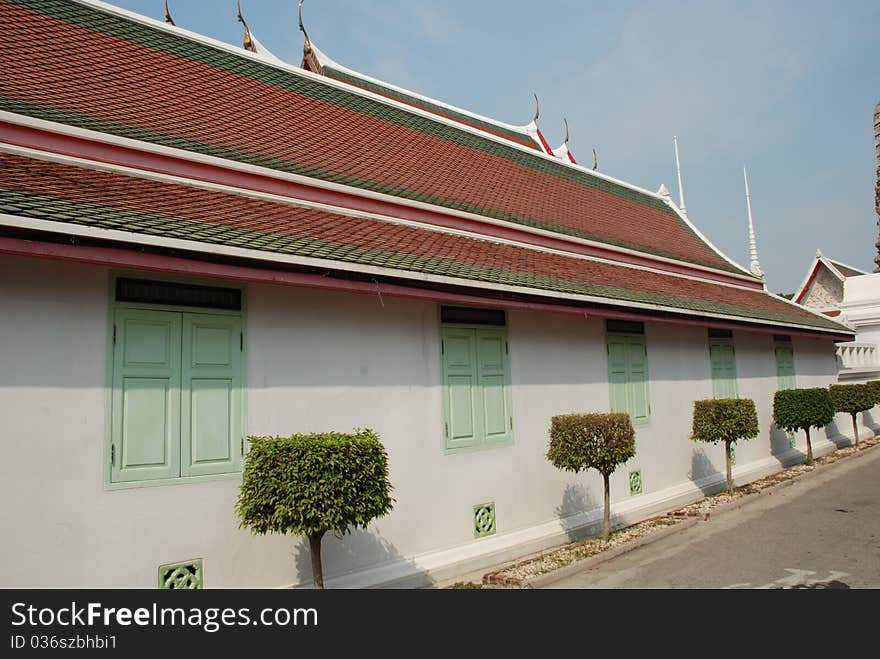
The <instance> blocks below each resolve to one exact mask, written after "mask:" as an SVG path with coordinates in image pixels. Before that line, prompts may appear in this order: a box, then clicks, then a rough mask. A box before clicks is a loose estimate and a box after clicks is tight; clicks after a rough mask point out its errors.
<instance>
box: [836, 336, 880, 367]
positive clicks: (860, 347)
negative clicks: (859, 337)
mask: <svg viewBox="0 0 880 659" xmlns="http://www.w3.org/2000/svg"><path fill="white" fill-rule="evenodd" d="M837 359H838V364H839V366H840V368H841V369H850V368H858V369H870V368H880V350H878V349H877V345H876V344H874V343H862V342H859V341H849V342H847V343H838V344H837Z"/></svg>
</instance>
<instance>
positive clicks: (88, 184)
mask: <svg viewBox="0 0 880 659" xmlns="http://www.w3.org/2000/svg"><path fill="white" fill-rule="evenodd" d="M0 213H7V214H10V215H16V216H21V217H29V218H35V219H42V220H50V221H55V222H59V223H63V225H64V226H69V225H74V224H76V225H85V226H91V227H97V228H105V229H118V230H123V231H128V232H133V233H142V234H148V235H153V236H160V237H167V238H179V239H186V240H195V241H199V242H202V243H206V244H223V245H233V246H237V247H244V248H249V249H257V250H262V251H264V252H273V253H279V254H294V255H298V256H308V257H313V258H320V259H326V260H327V261H328V262H334V263H340V264H343V266H342V267H343V268H344V264H345V263H357V264H362V265H372V266H381V267H384V268H388V269H391V270H394V271H396V272H397V273H398V275H399V276H400V277H402V278H406V277H411V276H412V273H428V274H435V275H443V276H447V277H454V278H457V279H460V280H462V281H463V282H465V281H467V280H471V281H473V280H476V281H486V282H491V283H496V284H506V285H511V286H519V287H523V288H527V289H531V290H532V292H533V293H534V294H536V295H541V294H546V293H547V292H548V291H553V292H557V293H569V294H580V295H591V296H595V297H597V298H602V299H603V300H605V301H606V303H607V304H613V305H620V306H627V304H628V303H630V302H641V303H650V304H654V305H659V306H662V307H665V308H668V309H678V310H680V311H682V312H685V313H689V314H709V315H727V316H734V317H739V318H740V319H741V320H743V321H747V322H749V321H750V322H755V321H759V322H760V321H763V322H770V323H777V322H782V323H792V324H798V325H805V326H810V327H815V328H817V329H820V330H821V329H826V330H827V329H833V330H836V331H841V329H842V328H841V327H840V326H838V325H836V324H834V323H832V322H831V321H825V320H823V319H822V318H820V317H818V316H816V315H815V314H812V313H810V312H808V311H806V310H805V309H802V308H800V307H796V306H792V305H790V304H786V303H785V302H782V301H780V300H777V299H775V298H772V297H770V296H769V295H767V294H766V293H764V292H762V291H755V290H747V289H743V288H737V287H730V286H723V285H719V284H713V283H710V282H705V281H697V280H693V279H686V278H682V277H676V276H672V275H666V274H660V273H656V272H651V271H645V270H638V269H634V268H629V267H625V266H620V265H615V264H610V263H605V262H599V261H593V260H589V259H582V258H577V257H573V256H564V255H560V254H556V253H549V252H543V251H538V250H534V249H528V248H525V247H519V246H514V245H508V244H502V243H498V242H493V241H491V240H485V239H477V238H472V237H468V236H461V235H455V234H449V233H442V232H438V231H432V230H428V229H424V228H418V227H414V226H407V225H400V224H394V223H389V222H386V221H382V220H376V219H364V218H355V217H350V216H347V215H340V214H336V213H330V212H326V211H323V210H316V209H310V208H303V207H300V206H293V205H290V204H287V203H282V202H276V201H270V200H263V199H254V198H251V197H245V196H240V195H238V194H233V193H229V192H219V191H214V190H207V189H202V188H196V187H190V186H187V185H182V184H177V183H166V182H157V181H153V180H148V179H143V178H136V177H133V176H128V175H123V174H120V173H108V172H103V171H96V170H93V169H90V168H85V167H81V166H73V165H66V164H55V163H50V162H46V161H42V160H34V159H31V158H26V157H23V156H17V155H11V154H3V153H0ZM60 228H61V230H62V231H63V230H64V227H63V226H62V227H60Z"/></svg>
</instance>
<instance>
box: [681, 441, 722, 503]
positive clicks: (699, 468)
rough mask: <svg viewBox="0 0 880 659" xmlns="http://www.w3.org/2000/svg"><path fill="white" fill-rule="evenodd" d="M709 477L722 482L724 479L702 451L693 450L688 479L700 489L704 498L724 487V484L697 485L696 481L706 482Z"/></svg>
mask: <svg viewBox="0 0 880 659" xmlns="http://www.w3.org/2000/svg"><path fill="white" fill-rule="evenodd" d="M711 476H718V477H719V478H721V479H722V480H724V479H725V478H726V477H725V476H724V475H723V474H722V473H721V472H720V471H718V469H717V468H716V467H715V464H714V463H713V462H712V461H711V460H710V459H709V457H708V456H707V455H706V453H705V452H704V451H703V450H702V449H697V448H695V449H693V451H692V452H691V470H690V471H689V472H688V478H689V479H690V480H691V481H692V482H693V484H694V485H697V487H699V488H700V490H701V491H702V492H703V494H704V495H705V496H709V495H710V494H715V492H718V491H720V490H721V489H723V488H724V487H725V485H724V483H721V482H719V483H713V484H704V485H699V484H698V481H701V480H706V479H708V478H709V477H711ZM713 480H714V479H713Z"/></svg>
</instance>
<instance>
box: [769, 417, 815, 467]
mask: <svg viewBox="0 0 880 659" xmlns="http://www.w3.org/2000/svg"><path fill="white" fill-rule="evenodd" d="M769 435H770V455H772V456H773V457H776V458H778V457H779V456H780V455H782V454H783V453H785V452H786V451H790V450H791V449H792V448H794V446H793V445H792V442H793V440H795V442H796V440H797V436H796V435H795V433H794V432H792V433H789V432H788V431H786V430H785V429H784V428H778V427H777V426H776V425H775V424H772V423H771V424H770V433H769ZM795 445H796V443H795ZM805 457H806V456H805Z"/></svg>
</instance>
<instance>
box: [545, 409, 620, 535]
mask: <svg viewBox="0 0 880 659" xmlns="http://www.w3.org/2000/svg"><path fill="white" fill-rule="evenodd" d="M635 454H636V433H635V430H633V427H632V423H631V422H630V420H629V414H626V413H611V414H562V415H559V416H554V417H553V418H552V419H551V421H550V445H549V447H548V449H547V459H548V460H550V462H552V463H553V465H554V466H555V467H557V468H558V469H564V470H565V471H572V472H575V473H577V472H579V471H585V470H587V469H590V468H592V469H596V470H598V471H599V473H600V474H602V480H603V482H604V483H605V515H604V523H603V527H602V540H604V541H605V542H607V541H608V536H609V534H610V533H611V495H610V489H609V477H610V476H611V474H612V473H614V470H615V469H616V468H617V465H619V464H623V463H624V462H626V461H627V460H629V459H630V458H631V457H633V456H634V455H635Z"/></svg>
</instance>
